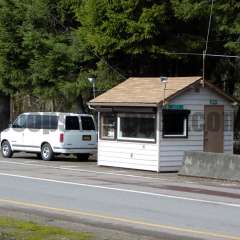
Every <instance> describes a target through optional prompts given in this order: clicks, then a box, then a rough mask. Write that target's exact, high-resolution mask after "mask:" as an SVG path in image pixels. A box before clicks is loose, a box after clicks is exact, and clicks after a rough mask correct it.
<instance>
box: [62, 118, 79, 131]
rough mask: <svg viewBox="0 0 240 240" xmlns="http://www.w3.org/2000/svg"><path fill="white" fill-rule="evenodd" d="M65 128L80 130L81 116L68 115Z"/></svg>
mask: <svg viewBox="0 0 240 240" xmlns="http://www.w3.org/2000/svg"><path fill="white" fill-rule="evenodd" d="M65 130H80V124H79V118H78V117H77V116H66V120H65Z"/></svg>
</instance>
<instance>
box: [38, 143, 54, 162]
mask: <svg viewBox="0 0 240 240" xmlns="http://www.w3.org/2000/svg"><path fill="white" fill-rule="evenodd" d="M41 157H42V160H44V161H50V160H52V159H53V157H54V154H53V150H52V147H51V146H50V144H49V143H44V144H43V145H42V148H41Z"/></svg>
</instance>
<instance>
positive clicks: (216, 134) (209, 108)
mask: <svg viewBox="0 0 240 240" xmlns="http://www.w3.org/2000/svg"><path fill="white" fill-rule="evenodd" d="M204 121H205V124H204V152H215V153H222V152H223V143H224V106H218V105H205V106H204Z"/></svg>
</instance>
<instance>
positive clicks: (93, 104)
mask: <svg viewBox="0 0 240 240" xmlns="http://www.w3.org/2000/svg"><path fill="white" fill-rule="evenodd" d="M88 105H89V106H91V107H99V106H103V107H106V106H109V107H116V106H118V107H157V106H158V103H140V102H124V103H123V102H88Z"/></svg>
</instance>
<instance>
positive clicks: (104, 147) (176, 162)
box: [89, 77, 236, 172]
mask: <svg viewBox="0 0 240 240" xmlns="http://www.w3.org/2000/svg"><path fill="white" fill-rule="evenodd" d="M162 80H165V79H160V78H129V79H127V80H126V81H125V82H123V83H121V84H119V85H117V86H116V87H114V88H112V89H111V90H109V91H107V92H106V93H104V94H102V95H100V96H98V97H97V98H95V99H93V100H92V101H90V102H89V105H90V106H92V107H94V108H95V109H96V110H97V111H98V116H99V121H98V124H99V142H98V165H100V166H113V167H121V168H132V169H142V170H150V171H156V172H160V171H177V170H179V169H180V167H181V165H182V162H183V156H184V152H185V151H206V152H219V153H223V152H224V153H232V152H233V111H234V105H235V104H236V100H235V99H234V98H233V97H231V96H228V95H226V94H225V93H224V92H223V91H221V90H220V89H218V88H216V87H215V86H213V85H212V84H210V83H209V82H207V81H205V82H204V84H203V82H202V78H201V77H170V78H168V79H167V82H165V81H162Z"/></svg>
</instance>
